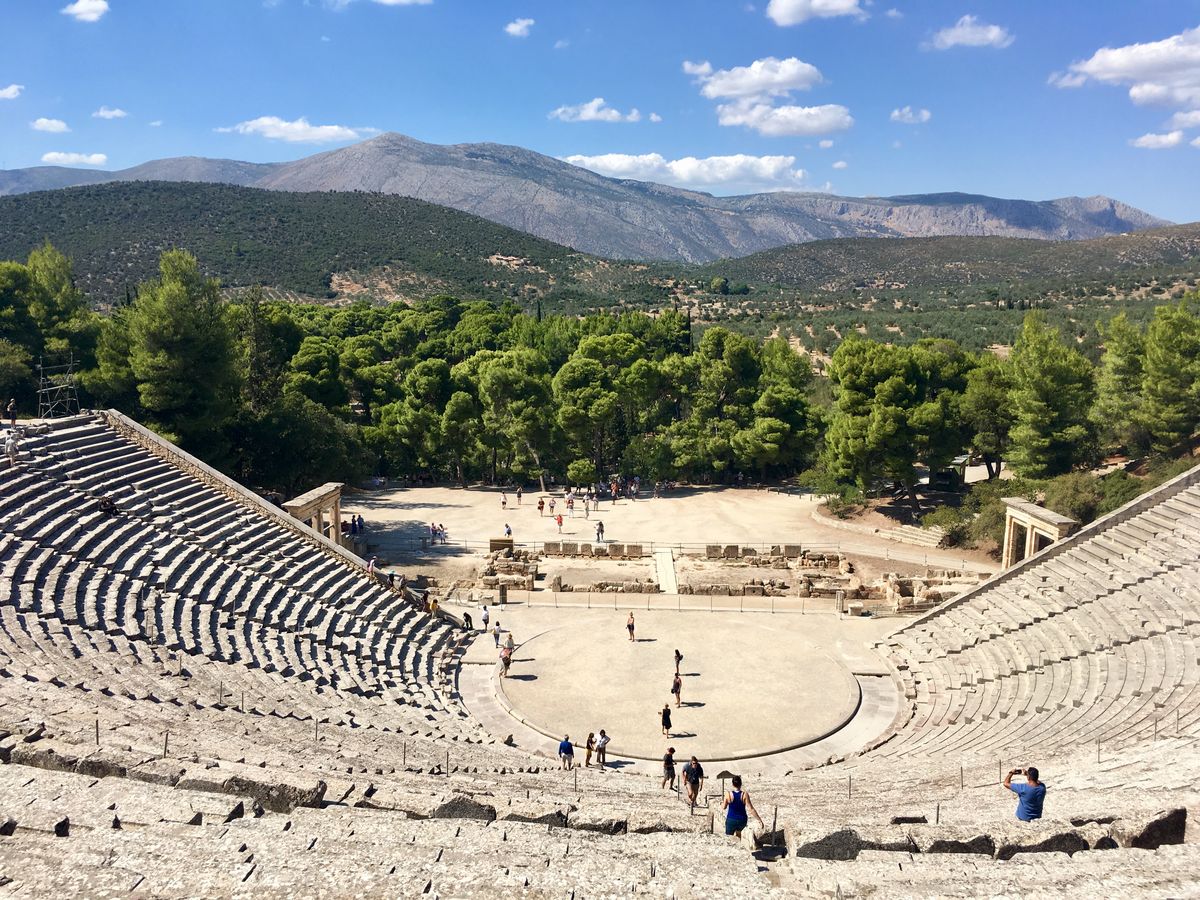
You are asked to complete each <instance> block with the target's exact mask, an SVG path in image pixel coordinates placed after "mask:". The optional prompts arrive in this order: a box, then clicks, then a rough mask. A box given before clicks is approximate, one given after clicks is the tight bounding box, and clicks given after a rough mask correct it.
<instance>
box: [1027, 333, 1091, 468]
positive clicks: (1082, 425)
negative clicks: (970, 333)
mask: <svg viewBox="0 0 1200 900" xmlns="http://www.w3.org/2000/svg"><path fill="white" fill-rule="evenodd" d="M1012 372H1013V387H1012V392H1011V393H1010V395H1009V396H1010V400H1011V403H1012V407H1013V414H1014V424H1013V427H1012V431H1011V432H1010V433H1009V441H1010V444H1011V451H1010V453H1009V461H1010V462H1011V463H1012V466H1013V468H1014V469H1015V470H1016V471H1017V472H1018V473H1020V474H1021V475H1024V476H1026V477H1030V478H1045V477H1049V476H1051V475H1061V474H1062V473H1064V472H1069V471H1071V469H1072V468H1074V467H1075V466H1076V465H1078V464H1079V463H1081V462H1085V461H1087V460H1089V459H1090V458H1091V456H1092V455H1093V454H1094V445H1095V439H1094V431H1093V428H1092V423H1091V420H1090V419H1089V418H1088V413H1089V411H1090V410H1091V407H1092V399H1093V397H1094V395H1095V388H1094V385H1093V374H1092V366H1091V363H1089V362H1088V361H1087V358H1086V357H1084V356H1083V354H1081V353H1080V352H1079V351H1078V350H1076V349H1074V348H1073V347H1068V346H1067V345H1066V344H1064V343H1063V341H1062V338H1061V337H1060V335H1059V333H1058V329H1056V328H1051V327H1050V326H1049V325H1047V324H1046V321H1045V317H1044V316H1043V315H1042V313H1040V312H1036V311H1035V312H1031V313H1029V314H1028V315H1026V316H1025V322H1024V325H1023V326H1022V328H1021V335H1020V337H1018V338H1017V343H1016V347H1015V348H1014V350H1013V355H1012Z"/></svg>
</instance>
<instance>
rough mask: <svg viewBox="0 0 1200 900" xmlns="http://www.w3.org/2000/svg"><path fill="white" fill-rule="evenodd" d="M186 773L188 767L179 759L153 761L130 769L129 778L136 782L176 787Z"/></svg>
mask: <svg viewBox="0 0 1200 900" xmlns="http://www.w3.org/2000/svg"><path fill="white" fill-rule="evenodd" d="M185 771H186V767H185V766H184V764H183V763H182V762H180V761H179V760H177V759H152V760H149V761H148V762H144V763H142V764H141V765H138V766H136V767H134V768H132V769H130V770H129V777H130V778H132V779H133V780H134V781H145V782H147V783H148V784H163V785H166V786H167V787H174V786H175V785H176V784H178V783H179V779H180V778H182V777H183V773H184V772H185Z"/></svg>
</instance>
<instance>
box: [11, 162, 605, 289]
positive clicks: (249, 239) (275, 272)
mask: <svg viewBox="0 0 1200 900" xmlns="http://www.w3.org/2000/svg"><path fill="white" fill-rule="evenodd" d="M46 240H49V241H51V242H52V243H53V244H54V245H55V246H57V247H59V248H61V249H62V250H63V252H65V253H66V254H67V255H68V256H70V257H71V259H72V260H73V262H74V264H75V273H76V277H77V278H78V281H79V286H80V288H81V289H82V290H83V291H84V292H85V293H87V294H88V295H89V296H90V297H92V298H93V300H95V301H97V302H99V303H105V302H114V301H119V300H122V299H124V297H125V295H126V292H127V291H132V290H133V289H134V288H136V286H137V284H138V283H139V282H140V281H142V280H144V279H146V278H149V277H151V276H152V275H154V273H155V272H156V270H157V268H158V258H159V255H160V254H161V253H162V252H163V251H164V250H167V249H172V248H179V249H184V250H188V251H189V252H191V253H193V254H195V255H196V256H197V258H198V259H200V260H201V261H202V265H203V269H204V271H205V272H206V273H207V274H209V275H211V276H213V277H216V278H219V279H220V280H221V282H222V284H223V285H224V286H226V287H238V286H247V285H265V286H268V287H271V288H277V289H280V290H282V291H289V292H295V293H297V294H300V295H304V296H307V297H314V298H326V297H330V296H333V294H334V293H335V291H334V290H333V280H334V277H335V275H343V276H346V277H345V278H344V279H343V281H342V283H341V284H339V287H340V288H341V289H342V290H343V291H347V290H351V291H353V289H354V288H355V287H361V286H362V285H354V284H352V282H353V280H354V278H355V277H356V276H358V277H361V278H364V279H366V280H367V281H368V284H370V285H373V286H374V287H376V288H377V291H376V293H378V294H381V295H385V296H395V297H401V298H405V299H409V298H420V297H428V296H432V295H435V294H439V293H450V294H455V295H458V296H464V297H493V298H495V297H509V296H512V297H520V298H530V297H533V296H540V295H544V294H548V293H550V292H551V291H552V290H554V289H559V290H568V292H569V291H570V290H571V289H572V286H573V285H574V286H575V287H574V291H575V292H576V293H582V294H586V293H587V292H588V289H586V288H583V287H580V286H578V285H575V282H576V277H575V276H576V274H578V273H581V272H583V273H587V272H590V271H591V270H592V269H593V268H594V267H595V261H594V260H592V259H591V258H590V257H587V256H585V255H583V254H579V253H576V252H575V251H573V250H570V249H568V248H566V247H563V246H560V245H558V244H553V243H551V242H549V241H545V240H542V239H540V238H536V237H533V236H531V235H529V234H526V233H524V232H521V231H515V230H513V229H511V228H506V227H504V226H503V225H497V224H495V223H493V222H489V221H487V220H486V219H480V218H478V217H476V216H472V215H468V214H466V213H461V212H457V211H455V210H452V209H447V208H446V207H441V206H435V205H433V204H430V203H424V202H422V201H420V200H411V199H408V198H405V197H397V196H393V195H384V194H361V193H288V192H282V191H265V190H258V189H254V188H241V187H233V186H230V185H218V184H187V183H167V182H132V183H126V184H106V185H96V186H88V187H76V188H70V189H66V190H60V191H43V192H39V193H33V194H25V195H21V196H17V197H0V258H13V259H17V258H24V257H25V256H26V255H27V254H28V253H29V252H30V251H31V250H32V249H33V248H34V247H37V246H38V245H39V244H41V243H42V242H43V241H46ZM371 279H374V280H371ZM613 290H614V292H615V293H619V289H615V288H614V289H613Z"/></svg>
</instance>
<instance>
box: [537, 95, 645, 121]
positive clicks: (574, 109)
mask: <svg viewBox="0 0 1200 900" xmlns="http://www.w3.org/2000/svg"><path fill="white" fill-rule="evenodd" d="M550 118H551V119H558V120H559V121H560V122H638V121H641V118H642V114H641V113H640V112H638V111H637V110H636V109H631V110H630V111H629V112H627V113H623V112H621V111H620V110H619V109H614V108H613V107H611V106H608V105H607V104H606V103H605V102H604V98H603V97H593V98H592V99H591V100H589V101H588V102H587V103H579V104H576V105H575V106H560V107H559V108H558V109H555V110H552V111H551V112H550Z"/></svg>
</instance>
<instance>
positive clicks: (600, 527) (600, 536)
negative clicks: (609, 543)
mask: <svg viewBox="0 0 1200 900" xmlns="http://www.w3.org/2000/svg"><path fill="white" fill-rule="evenodd" d="M603 542H604V523H603V522H597V523H596V543H598V544H601V543H603Z"/></svg>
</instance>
